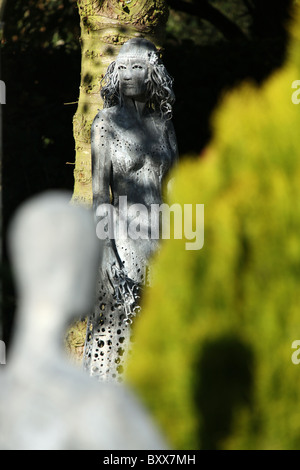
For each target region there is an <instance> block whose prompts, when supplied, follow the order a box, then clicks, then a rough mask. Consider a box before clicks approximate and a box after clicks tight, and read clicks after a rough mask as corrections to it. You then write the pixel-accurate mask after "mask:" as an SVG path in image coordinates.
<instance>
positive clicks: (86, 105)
mask: <svg viewBox="0 0 300 470" xmlns="http://www.w3.org/2000/svg"><path fill="white" fill-rule="evenodd" d="M77 4H78V9H79V15H80V25H81V49H82V64H81V83H80V94H79V101H78V108H77V111H76V113H75V115H74V119H73V130H74V139H75V149H76V159H75V170H74V193H73V198H72V202H73V203H79V204H84V205H88V206H89V205H91V203H92V178H91V150H90V129H91V125H92V122H93V119H94V117H95V115H96V114H97V112H98V110H99V109H100V108H101V107H102V103H101V98H100V80H101V78H102V77H103V75H104V73H105V71H106V69H107V67H108V65H109V64H110V63H111V62H112V61H113V60H114V59H115V57H116V55H117V53H118V51H119V49H120V47H121V45H122V44H124V42H126V41H127V40H128V39H130V38H132V37H145V38H147V39H149V40H150V41H152V42H153V43H154V44H155V45H156V46H157V47H158V48H161V46H162V43H163V40H164V31H165V25H166V22H167V18H168V7H167V3H166V1H165V0H78V1H77Z"/></svg>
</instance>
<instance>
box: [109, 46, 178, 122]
mask: <svg viewBox="0 0 300 470" xmlns="http://www.w3.org/2000/svg"><path fill="white" fill-rule="evenodd" d="M172 83H173V79H172V78H171V77H170V76H169V74H168V72H167V70H166V69H165V67H164V65H163V64H162V62H161V60H160V58H159V53H158V51H157V49H156V47H155V46H154V44H152V43H151V42H150V41H148V40H147V39H144V38H134V39H130V40H129V41H127V42H126V43H125V44H123V46H122V47H121V49H120V51H119V54H118V56H117V59H116V60H115V61H114V62H112V63H111V64H110V65H109V67H108V69H107V72H106V74H105V76H104V78H103V80H102V89H101V96H102V98H103V100H104V107H106V108H108V107H111V106H115V105H117V104H120V103H121V100H122V96H123V95H125V96H129V97H132V98H134V99H140V100H143V101H145V102H146V104H147V106H148V107H149V108H150V109H153V110H155V111H158V112H160V114H161V116H162V117H163V118H164V119H171V117H172V104H173V103H174V101H175V97H174V93H173V90H172Z"/></svg>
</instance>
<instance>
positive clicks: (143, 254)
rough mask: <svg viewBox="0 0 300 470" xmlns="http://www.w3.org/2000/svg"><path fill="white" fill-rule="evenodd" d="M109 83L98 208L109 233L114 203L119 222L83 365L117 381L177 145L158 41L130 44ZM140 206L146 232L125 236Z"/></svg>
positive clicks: (95, 155)
mask: <svg viewBox="0 0 300 470" xmlns="http://www.w3.org/2000/svg"><path fill="white" fill-rule="evenodd" d="M102 83H103V86H102V89H101V96H102V97H103V99H104V109H103V110H102V111H99V113H98V114H97V116H96V117H95V119H94V122H93V125H92V130H91V146H92V175H93V208H94V213H95V218H96V223H97V224H98V225H97V227H98V229H99V231H100V232H101V233H102V236H103V230H102V229H101V227H102V226H101V222H103V220H104V218H105V214H106V215H107V207H108V206H107V205H108V204H111V207H113V209H114V213H113V215H112V214H110V215H111V217H113V216H114V222H115V224H114V225H113V224H112V225H111V226H110V227H107V229H108V232H110V229H111V227H112V226H113V228H112V230H113V231H114V232H113V236H111V232H110V235H109V236H108V238H107V240H106V248H105V250H104V255H103V263H102V266H101V268H100V273H99V274H100V275H99V290H98V299H97V300H98V302H97V305H96V307H95V311H94V312H93V314H92V315H91V317H90V318H89V321H88V326H87V337H86V344H85V354H84V367H85V369H87V370H89V372H90V374H91V375H93V376H94V375H96V376H99V377H100V378H104V379H117V378H119V376H120V373H121V372H122V369H123V365H124V362H125V359H126V354H127V352H128V349H129V344H130V323H131V321H132V318H133V317H134V316H135V314H136V312H137V311H138V309H139V298H140V287H141V286H142V285H145V284H147V283H148V262H149V258H150V257H151V255H152V254H153V253H154V252H155V251H156V250H157V248H158V239H157V237H156V239H153V237H152V238H151V234H152V235H153V233H152V232H151V230H150V228H151V224H152V228H153V222H154V223H156V224H157V223H158V221H157V220H155V221H153V220H152V222H151V220H150V219H151V217H150V216H149V217H148V216H147V214H150V210H151V206H152V205H153V204H161V203H162V189H163V186H164V183H165V182H166V178H167V175H168V172H169V170H170V169H171V167H172V166H173V164H174V162H175V160H176V158H177V144H176V137H175V133H174V129H173V126H172V123H171V121H170V119H171V116H172V103H173V102H174V95H173V91H172V79H171V78H170V76H169V75H168V73H167V71H166V69H165V67H164V66H163V64H162V63H161V62H160V60H159V57H158V52H157V50H156V48H155V46H154V45H153V44H152V43H151V42H149V41H147V40H146V39H142V38H136V39H131V40H129V41H127V42H126V43H125V44H124V45H123V46H122V47H121V49H120V52H119V54H118V56H117V59H116V61H115V62H112V64H110V66H109V67H108V69H107V72H106V75H105V76H104V78H103V81H102ZM122 198H123V199H122ZM124 199H125V203H126V211H125V209H124V205H123V204H121V201H122V203H123V202H124ZM137 204H138V205H137ZM132 208H134V209H135V210H134V211H132V210H131V209H132ZM139 208H140V209H141V210H140V211H138V213H139V217H138V225H139V231H138V232H140V236H138V237H137V236H136V233H137V231H135V233H131V234H130V233H126V234H125V237H124V234H123V235H122V236H121V235H120V234H119V235H118V234H117V233H116V227H117V228H119V227H120V226H121V224H123V223H125V225H126V227H130V224H134V223H135V220H136V219H137V209H139ZM142 209H145V210H146V212H147V210H148V212H147V214H145V210H144V211H143V210H142ZM141 214H142V215H141ZM99 227H100V228H99ZM135 227H136V228H137V225H136V224H135ZM129 232H130V231H129ZM118 233H119V232H118ZM98 236H99V237H100V238H101V234H100V235H99V233H98Z"/></svg>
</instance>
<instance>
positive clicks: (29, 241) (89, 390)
mask: <svg viewBox="0 0 300 470" xmlns="http://www.w3.org/2000/svg"><path fill="white" fill-rule="evenodd" d="M69 200H70V195H69V194H65V193H61V192H50V193H46V194H44V195H42V196H39V197H35V198H33V200H31V201H29V202H27V203H25V204H24V205H23V206H22V207H21V209H19V211H18V213H17V215H16V217H15V218H14V220H13V223H12V224H11V227H10V232H9V248H10V253H11V260H12V266H13V269H14V275H15V281H16V288H17V294H18V312H17V317H16V327H15V336H14V340H13V344H12V347H11V348H10V353H9V354H8V358H7V361H6V362H7V364H6V366H3V367H2V368H1V370H0V449H33V450H38V449H58V450H61V449H68V450H75V449H105V450H113V449H121V450H122V449H164V448H166V443H165V442H164V439H163V438H162V437H161V435H160V433H159V432H158V431H157V429H156V427H155V425H154V424H153V423H152V420H151V418H150V417H149V416H148V414H147V412H146V411H145V410H144V408H143V407H142V406H141V405H140V404H139V402H138V400H137V399H136V397H135V396H134V394H133V393H132V392H131V391H130V390H129V389H128V388H127V387H125V386H123V385H122V386H121V385H118V384H109V383H99V382H96V381H95V380H94V379H91V378H89V377H88V376H87V375H86V374H85V373H84V372H82V371H81V370H79V369H77V368H76V367H75V366H74V365H72V364H71V362H70V361H69V360H68V359H67V357H66V354H65V351H64V334H65V332H66V325H67V324H68V323H69V322H70V321H71V320H74V318H75V316H77V317H78V316H80V315H82V314H84V313H85V312H86V311H88V310H89V308H90V307H91V306H92V305H93V303H94V300H95V299H94V292H95V282H96V281H95V277H96V270H97V267H98V266H99V258H100V256H101V251H102V250H101V249H99V244H100V243H101V242H100V241H99V239H97V237H96V233H95V228H94V223H93V218H92V215H91V213H90V212H89V211H87V210H86V209H83V208H79V207H75V206H72V205H70V204H69Z"/></svg>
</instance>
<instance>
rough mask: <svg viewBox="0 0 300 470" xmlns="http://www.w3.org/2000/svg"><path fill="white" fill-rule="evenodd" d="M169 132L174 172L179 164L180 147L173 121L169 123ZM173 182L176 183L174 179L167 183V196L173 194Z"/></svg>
mask: <svg viewBox="0 0 300 470" xmlns="http://www.w3.org/2000/svg"><path fill="white" fill-rule="evenodd" d="M167 132H168V139H169V143H170V148H171V152H172V161H171V167H170V170H172V169H173V168H174V166H176V165H177V163H178V145H177V139H176V134H175V129H174V126H173V123H172V121H167ZM173 182H174V178H171V179H169V181H168V183H167V194H170V193H171V191H172V187H173Z"/></svg>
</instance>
